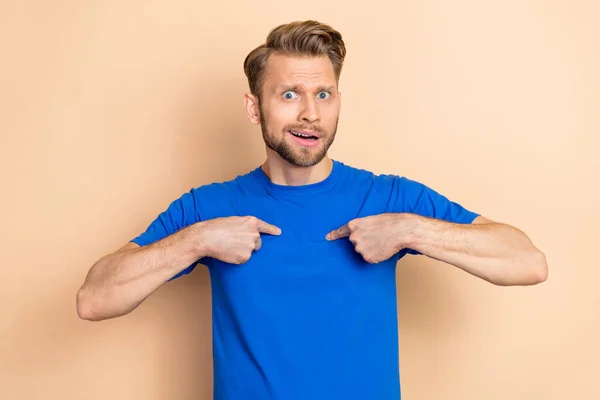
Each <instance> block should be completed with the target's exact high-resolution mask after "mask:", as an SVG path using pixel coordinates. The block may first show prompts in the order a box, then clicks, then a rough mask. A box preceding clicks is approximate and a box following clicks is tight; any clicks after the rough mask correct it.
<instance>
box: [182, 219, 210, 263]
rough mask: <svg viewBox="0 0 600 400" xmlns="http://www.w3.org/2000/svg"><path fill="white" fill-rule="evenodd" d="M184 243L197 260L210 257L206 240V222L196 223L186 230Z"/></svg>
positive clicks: (183, 237)
mask: <svg viewBox="0 0 600 400" xmlns="http://www.w3.org/2000/svg"><path fill="white" fill-rule="evenodd" d="M182 233H183V236H182V241H183V242H184V246H185V249H186V251H187V252H189V254H191V255H192V256H193V257H194V258H195V259H197V260H199V259H201V258H203V257H206V256H208V255H209V248H208V245H207V240H206V233H207V232H206V222H196V223H195V224H193V225H190V226H189V227H187V228H185V229H184V230H183V231H182Z"/></svg>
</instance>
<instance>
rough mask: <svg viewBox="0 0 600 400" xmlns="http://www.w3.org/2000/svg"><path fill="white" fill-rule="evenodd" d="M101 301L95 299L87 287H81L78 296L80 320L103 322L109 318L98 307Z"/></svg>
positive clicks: (77, 304) (77, 303)
mask: <svg viewBox="0 0 600 400" xmlns="http://www.w3.org/2000/svg"><path fill="white" fill-rule="evenodd" d="M98 303H99V301H98V300H97V299H95V298H94V295H93V293H92V292H91V290H90V289H89V288H87V287H86V286H83V287H81V289H79V290H78V291H77V295H76V308H77V315H78V316H79V318H81V319H83V320H86V321H102V320H105V319H107V318H108V317H107V316H106V315H104V314H103V313H102V310H101V309H100V308H99V307H98V306H97V305H98Z"/></svg>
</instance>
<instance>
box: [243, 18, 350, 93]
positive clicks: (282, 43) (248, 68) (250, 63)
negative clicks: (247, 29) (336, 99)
mask: <svg viewBox="0 0 600 400" xmlns="http://www.w3.org/2000/svg"><path fill="white" fill-rule="evenodd" d="M273 53H281V54H290V55H298V56H313V57H317V56H323V55H327V56H328V57H329V60H330V61H331V63H332V65H333V70H334V72H335V78H336V80H339V77H340V74H341V72H342V65H343V64H344V58H345V57H346V47H345V45H344V41H343V40H342V35H341V34H340V33H339V32H338V31H336V30H335V29H333V28H332V27H330V26H329V25H326V24H323V23H320V22H317V21H312V20H309V21H295V22H291V23H288V24H284V25H280V26H278V27H276V28H274V29H272V30H271V32H269V34H268V36H267V40H266V42H265V43H263V44H261V45H260V46H258V47H257V48H255V49H254V50H252V51H251V52H250V53H249V54H248V55H247V56H246V59H245V60H244V73H245V74H246V77H247V78H248V85H249V87H250V92H251V93H252V94H254V95H255V96H257V97H258V98H259V99H260V89H261V87H262V84H263V80H264V70H265V67H266V65H267V61H268V59H269V56H270V55H271V54H273Z"/></svg>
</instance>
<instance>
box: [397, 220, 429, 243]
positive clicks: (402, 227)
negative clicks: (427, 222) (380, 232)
mask: <svg viewBox="0 0 600 400" xmlns="http://www.w3.org/2000/svg"><path fill="white" fill-rule="evenodd" d="M395 218H396V221H395V224H396V235H395V237H396V239H397V241H396V248H397V249H398V251H400V250H403V249H406V248H409V249H413V250H414V249H415V247H416V246H418V242H419V230H420V227H421V226H422V224H423V221H424V218H422V217H421V216H419V215H417V214H411V213H399V214H396V215H395Z"/></svg>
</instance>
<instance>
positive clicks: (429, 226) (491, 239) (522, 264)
mask: <svg viewBox="0 0 600 400" xmlns="http://www.w3.org/2000/svg"><path fill="white" fill-rule="evenodd" d="M396 218H397V222H396V224H397V229H398V232H399V235H398V236H397V238H398V239H399V241H398V244H397V246H398V248H399V249H402V248H411V249H414V250H416V251H418V252H419V253H421V254H424V255H426V256H429V257H431V258H434V259H436V260H439V261H443V262H446V263H448V264H451V265H454V266H456V267H458V268H460V269H462V270H464V271H466V272H468V273H470V274H472V275H474V276H477V277H479V278H482V279H484V280H486V281H488V282H490V283H493V284H496V285H500V286H508V285H534V284H537V283H540V282H543V281H545V280H546V278H547V276H548V266H547V263H546V257H545V255H544V253H542V252H541V251H540V250H539V249H537V248H536V247H535V246H534V245H533V243H532V242H531V240H530V239H529V238H528V237H527V235H525V234H524V233H523V232H522V231H520V230H519V229H517V228H515V227H512V226H510V225H506V224H502V223H497V222H493V221H490V220H489V219H487V218H485V217H482V216H478V217H477V218H476V219H475V220H474V221H473V223H472V224H457V223H452V222H448V221H443V220H439V219H434V218H428V217H423V216H420V215H415V214H397V215H396Z"/></svg>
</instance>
